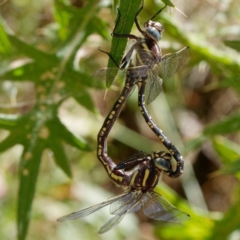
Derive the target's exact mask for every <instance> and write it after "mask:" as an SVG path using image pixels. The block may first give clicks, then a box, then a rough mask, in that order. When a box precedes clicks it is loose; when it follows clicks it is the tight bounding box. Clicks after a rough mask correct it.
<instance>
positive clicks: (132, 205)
mask: <svg viewBox="0 0 240 240" xmlns="http://www.w3.org/2000/svg"><path fill="white" fill-rule="evenodd" d="M141 197H142V193H141V192H128V193H127V194H126V195H125V196H124V197H122V198H121V199H118V201H115V202H113V203H112V204H111V206H110V213H111V214H114V215H122V214H123V213H124V212H128V213H133V212H136V211H138V210H139V209H140V208H141V204H139V203H140V202H139V200H140V199H141Z"/></svg>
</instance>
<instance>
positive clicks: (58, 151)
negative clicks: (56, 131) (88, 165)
mask: <svg viewBox="0 0 240 240" xmlns="http://www.w3.org/2000/svg"><path fill="white" fill-rule="evenodd" d="M48 144H49V147H50V148H51V149H52V151H53V153H54V158H55V161H56V164H57V165H58V166H59V167H60V168H61V169H62V170H63V171H64V172H65V173H66V174H67V175H68V176H69V177H70V178H71V177H72V173H71V169H70V165H69V161H68V159H67V156H66V154H65V152H64V148H63V145H62V143H61V142H60V141H59V139H58V138H57V137H56V136H54V137H52V138H51V139H50V141H49V143H48Z"/></svg>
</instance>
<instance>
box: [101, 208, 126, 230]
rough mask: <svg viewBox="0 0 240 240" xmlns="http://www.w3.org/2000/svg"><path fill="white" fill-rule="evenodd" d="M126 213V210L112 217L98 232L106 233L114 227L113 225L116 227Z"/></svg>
mask: <svg viewBox="0 0 240 240" xmlns="http://www.w3.org/2000/svg"><path fill="white" fill-rule="evenodd" d="M126 214H127V212H124V213H122V214H121V215H116V216H114V217H112V218H111V219H110V220H108V221H107V222H106V223H104V224H103V226H102V227H101V228H100V229H99V231H98V233H99V234H102V233H105V232H107V231H109V230H110V229H112V228H113V227H115V226H116V225H117V224H119V223H120V221H121V220H122V219H123V218H124V216H125V215H126Z"/></svg>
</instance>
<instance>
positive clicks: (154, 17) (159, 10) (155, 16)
mask: <svg viewBox="0 0 240 240" xmlns="http://www.w3.org/2000/svg"><path fill="white" fill-rule="evenodd" d="M166 7H167V4H166V5H165V6H164V7H163V8H161V9H160V10H159V11H158V12H157V13H156V14H154V15H153V16H152V17H151V18H150V20H153V19H154V18H155V17H156V16H157V15H158V14H159V13H160V12H161V11H162V10H163V9H164V8H166Z"/></svg>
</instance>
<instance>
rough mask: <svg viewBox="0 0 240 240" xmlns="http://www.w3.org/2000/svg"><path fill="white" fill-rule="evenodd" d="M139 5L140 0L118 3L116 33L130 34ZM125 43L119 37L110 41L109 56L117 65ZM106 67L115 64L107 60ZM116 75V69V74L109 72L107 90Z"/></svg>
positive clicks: (125, 41)
mask: <svg viewBox="0 0 240 240" xmlns="http://www.w3.org/2000/svg"><path fill="white" fill-rule="evenodd" d="M141 3H142V0H130V1H129V0H122V1H120V7H119V11H120V14H121V18H120V19H119V22H118V25H117V26H116V29H115V32H116V33H118V34H129V33H130V32H131V29H132V26H133V24H134V19H135V16H136V13H137V11H138V9H139V8H140V6H141ZM118 17H119V16H117V19H118ZM127 41H128V39H127V38H120V37H113V39H112V46H111V50H110V55H111V56H112V58H113V59H114V60H115V62H116V63H117V64H118V65H120V63H121V60H122V57H123V54H124V50H125V48H126V44H127ZM108 67H109V68H112V67H115V68H116V64H115V63H114V62H113V61H112V60H111V59H109V61H108ZM116 74H117V69H116V72H114V71H111V74H110V75H108V76H107V79H106V86H107V88H109V87H110V86H111V85H112V83H113V81H114V78H115V76H116Z"/></svg>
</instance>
